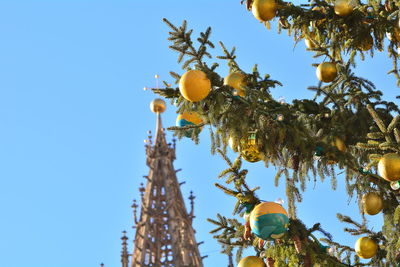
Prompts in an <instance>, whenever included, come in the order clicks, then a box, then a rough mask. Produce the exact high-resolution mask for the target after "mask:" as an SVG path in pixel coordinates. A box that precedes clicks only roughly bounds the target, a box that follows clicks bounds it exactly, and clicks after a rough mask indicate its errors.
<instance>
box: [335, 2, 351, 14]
mask: <svg viewBox="0 0 400 267" xmlns="http://www.w3.org/2000/svg"><path fill="white" fill-rule="evenodd" d="M352 2H353V1H351V0H336V1H335V7H334V9H335V14H336V15H338V16H340V17H347V16H348V15H350V14H351V13H353V9H354V4H353V3H352Z"/></svg>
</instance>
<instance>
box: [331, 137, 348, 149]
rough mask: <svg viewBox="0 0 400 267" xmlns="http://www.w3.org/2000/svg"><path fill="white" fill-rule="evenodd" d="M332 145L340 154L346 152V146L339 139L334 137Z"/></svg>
mask: <svg viewBox="0 0 400 267" xmlns="http://www.w3.org/2000/svg"><path fill="white" fill-rule="evenodd" d="M332 145H333V146H335V147H336V148H337V149H338V150H339V151H340V152H343V153H344V152H346V150H347V148H346V144H345V143H344V142H343V140H342V139H340V138H339V137H335V139H334V140H333V141H332Z"/></svg>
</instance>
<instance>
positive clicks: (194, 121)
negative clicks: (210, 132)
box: [176, 112, 203, 137]
mask: <svg viewBox="0 0 400 267" xmlns="http://www.w3.org/2000/svg"><path fill="white" fill-rule="evenodd" d="M202 122H203V120H202V119H201V117H200V116H199V114H197V113H196V112H184V113H182V114H179V115H178V117H177V118H176V126H178V127H184V126H188V125H199V124H200V123H202ZM194 130H197V131H199V132H200V131H201V128H193V129H187V130H185V136H186V137H191V136H192V134H193V131H194Z"/></svg>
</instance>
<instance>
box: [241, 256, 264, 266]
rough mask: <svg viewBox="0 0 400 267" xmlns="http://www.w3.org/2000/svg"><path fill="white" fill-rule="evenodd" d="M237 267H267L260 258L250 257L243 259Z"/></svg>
mask: <svg viewBox="0 0 400 267" xmlns="http://www.w3.org/2000/svg"><path fill="white" fill-rule="evenodd" d="M237 267H265V263H264V261H263V260H262V259H261V258H259V257H256V256H248V257H246V258H243V259H241V260H240V262H239V264H238V266H237Z"/></svg>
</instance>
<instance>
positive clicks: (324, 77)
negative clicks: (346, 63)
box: [316, 62, 337, 83]
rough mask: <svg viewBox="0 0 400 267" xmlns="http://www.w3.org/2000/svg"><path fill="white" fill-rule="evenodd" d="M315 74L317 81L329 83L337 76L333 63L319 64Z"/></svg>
mask: <svg viewBox="0 0 400 267" xmlns="http://www.w3.org/2000/svg"><path fill="white" fill-rule="evenodd" d="M316 73H317V77H318V80H320V81H322V82H325V83H330V82H332V81H333V80H335V79H336V76H337V69H336V64H335V63H333V62H323V63H321V64H319V66H318V68H317V71H316Z"/></svg>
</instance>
